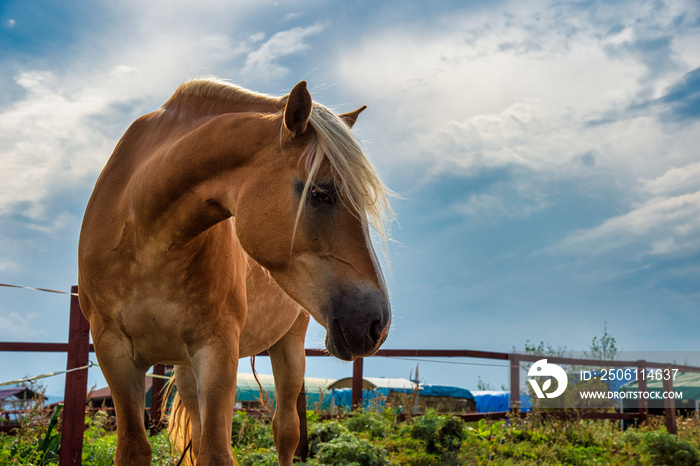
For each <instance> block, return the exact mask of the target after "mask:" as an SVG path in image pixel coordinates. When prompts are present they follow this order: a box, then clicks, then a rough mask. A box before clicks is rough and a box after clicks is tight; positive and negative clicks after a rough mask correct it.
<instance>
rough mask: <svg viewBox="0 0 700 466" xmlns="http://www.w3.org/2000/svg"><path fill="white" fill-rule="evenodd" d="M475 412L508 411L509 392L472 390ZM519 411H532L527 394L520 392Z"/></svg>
mask: <svg viewBox="0 0 700 466" xmlns="http://www.w3.org/2000/svg"><path fill="white" fill-rule="evenodd" d="M472 394H473V395H474V399H475V401H476V412H477V413H500V412H504V411H510V392H508V391H505V390H474V391H473V392H472ZM520 411H521V412H527V411H532V403H531V402H530V399H529V397H528V396H527V395H523V394H522V393H521V394H520Z"/></svg>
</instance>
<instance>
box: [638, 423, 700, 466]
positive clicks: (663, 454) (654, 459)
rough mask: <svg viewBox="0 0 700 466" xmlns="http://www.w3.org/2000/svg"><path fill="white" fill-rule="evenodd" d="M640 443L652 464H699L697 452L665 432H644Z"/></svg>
mask: <svg viewBox="0 0 700 466" xmlns="http://www.w3.org/2000/svg"><path fill="white" fill-rule="evenodd" d="M641 443H642V449H643V450H644V452H645V453H647V454H648V455H649V457H650V459H651V463H652V464H673V465H681V466H682V465H697V464H700V456H699V455H698V452H697V451H695V450H694V449H693V447H692V446H691V445H690V444H689V443H688V442H686V441H683V440H679V439H678V438H677V437H676V436H675V435H671V434H669V433H667V432H659V431H656V432H646V433H645V434H644V437H643V439H642V442H641Z"/></svg>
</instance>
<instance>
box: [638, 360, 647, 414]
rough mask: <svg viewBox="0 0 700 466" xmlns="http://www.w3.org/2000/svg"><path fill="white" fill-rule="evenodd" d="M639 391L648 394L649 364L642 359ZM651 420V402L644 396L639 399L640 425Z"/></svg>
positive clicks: (639, 363) (639, 372)
mask: <svg viewBox="0 0 700 466" xmlns="http://www.w3.org/2000/svg"><path fill="white" fill-rule="evenodd" d="M637 369H638V371H637V389H638V390H639V393H640V394H641V393H646V392H647V362H646V361H644V360H642V359H640V360H639V361H637ZM648 420H649V402H648V401H647V399H646V398H644V396H642V395H640V397H639V423H640V424H644V423H645V422H647V421H648Z"/></svg>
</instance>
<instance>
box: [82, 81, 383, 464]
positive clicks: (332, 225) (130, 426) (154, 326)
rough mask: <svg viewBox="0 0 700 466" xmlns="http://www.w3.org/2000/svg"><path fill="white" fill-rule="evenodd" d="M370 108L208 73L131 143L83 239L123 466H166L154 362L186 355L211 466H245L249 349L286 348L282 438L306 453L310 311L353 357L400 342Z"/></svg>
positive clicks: (88, 216)
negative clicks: (385, 270)
mask: <svg viewBox="0 0 700 466" xmlns="http://www.w3.org/2000/svg"><path fill="white" fill-rule="evenodd" d="M363 109H364V107H363V108H361V109H359V110H356V111H354V112H351V113H348V114H344V115H334V114H333V113H332V112H330V111H329V110H328V109H327V108H326V107H323V106H322V105H320V104H318V103H315V102H313V101H312V99H311V95H310V94H309V92H308V90H307V89H306V83H305V82H303V81H302V82H300V83H299V84H297V85H296V86H295V87H294V89H293V90H292V91H291V93H290V94H289V95H288V96H284V97H281V98H276V97H270V96H266V95H262V94H256V93H253V92H250V91H247V90H244V89H241V88H239V87H236V86H233V85H230V84H226V83H221V82H217V81H214V80H194V81H190V82H188V83H185V84H183V85H181V86H180V87H179V88H178V89H177V91H176V92H175V94H174V95H173V96H172V97H171V98H170V100H169V101H168V102H167V103H166V104H165V105H164V106H163V107H161V108H160V109H158V110H156V111H155V112H153V113H150V114H148V115H145V116H143V117H141V118H139V119H138V120H136V121H135V122H134V123H133V124H132V125H131V127H130V128H129V129H128V130H127V132H126V133H125V135H124V136H123V137H122V139H121V140H120V141H119V143H118V144H117V147H116V148H115V150H114V153H113V154H112V157H111V158H110V160H109V162H108V163H107V165H106V166H105V168H104V170H103V171H102V174H101V175H100V177H99V179H98V180H97V183H96V186H95V189H94V191H93V193H92V196H91V198H90V201H89V203H88V206H87V209H86V211H85V217H84V219H83V226H82V230H81V233H80V245H79V294H80V305H81V307H82V309H83V312H84V313H85V316H86V317H87V319H88V320H89V321H90V324H91V332H92V338H93V342H94V345H95V351H96V353H97V358H98V360H99V363H100V366H101V368H102V371H103V373H104V375H105V378H106V379H107V383H108V384H109V386H110V390H111V393H112V396H113V399H114V404H115V408H116V412H117V435H118V437H117V438H118V443H117V452H116V456H115V463H116V464H117V465H126V464H128V465H141V464H143V465H146V464H150V458H151V449H150V446H149V443H148V441H147V437H146V432H145V429H144V425H143V412H144V403H145V401H144V375H145V373H146V371H147V370H148V368H149V367H150V366H152V365H153V364H157V363H166V364H174V365H176V371H175V372H176V383H177V384H178V385H179V386H180V388H179V391H178V393H179V394H180V397H181V400H182V404H183V406H184V408H186V409H187V411H188V412H189V413H190V414H191V432H192V440H193V442H192V446H193V451H194V454H195V456H196V459H197V462H198V464H200V465H225V464H234V460H233V458H232V455H231V447H230V441H231V421H232V413H233V406H234V398H235V385H236V371H237V367H238V359H239V358H240V357H245V356H248V355H250V354H255V353H256V352H258V351H260V350H262V349H265V348H270V354H271V358H272V364H273V368H274V371H275V376H276V378H278V381H277V382H276V386H277V389H278V392H277V401H278V408H277V413H276V414H275V420H274V422H273V428H274V430H275V442H276V444H277V446H278V449H279V458H280V464H290V463H291V460H292V454H293V451H294V447H295V445H296V443H297V441H298V435H299V434H298V432H294V430H295V428H296V427H297V426H298V422H299V421H298V419H297V418H296V413H293V414H292V411H293V410H294V408H293V407H292V408H290V403H293V400H295V399H296V396H297V393H298V391H299V388H300V386H301V377H302V375H303V371H304V362H303V357H301V356H300V355H302V354H303V353H302V350H303V341H304V332H305V328H306V324H307V322H308V317H307V314H306V312H305V311H304V310H302V309H301V308H302V307H303V309H305V310H307V311H308V312H309V313H310V314H311V315H312V316H313V317H314V318H315V319H316V320H317V321H318V322H319V323H320V324H321V325H323V326H324V327H325V328H326V331H327V332H326V348H327V349H328V351H329V352H330V353H331V354H332V355H334V356H337V357H338V358H340V359H344V360H353V359H355V358H357V357H360V356H365V355H369V354H372V353H373V352H375V351H376V350H377V349H378V348H379V346H380V345H381V344H382V342H383V341H384V340H385V339H386V337H387V333H388V329H389V325H390V320H391V311H390V307H389V300H388V295H387V291H386V287H385V284H384V279H383V276H382V273H381V270H380V267H379V265H378V262H377V258H376V256H375V253H374V250H373V248H372V245H371V241H370V235H369V227H370V226H374V227H375V228H376V229H378V230H379V231H380V233H383V229H382V222H383V218H382V216H383V215H384V214H386V213H387V212H388V209H389V207H388V203H387V191H386V190H385V188H384V185H383V184H382V182H381V181H380V180H379V178H378V176H377V175H376V173H375V171H374V169H373V168H372V166H371V164H370V163H369V161H368V160H367V158H366V156H365V155H364V153H363V151H362V150H361V147H360V145H359V143H358V142H357V140H356V139H355V137H354V136H353V134H352V132H351V130H350V128H351V126H352V125H353V123H354V122H355V120H356V118H357V116H358V115H359V113H360V112H361V111H362V110H363ZM278 286H279V288H281V290H280V289H279V288H278ZM282 290H283V291H284V293H283V292H282ZM285 294H286V295H288V296H289V297H291V299H293V300H294V302H292V301H291V299H289V300H287V298H286V296H285ZM285 300H286V301H285ZM248 303H250V306H249V305H248ZM297 303H298V304H297Z"/></svg>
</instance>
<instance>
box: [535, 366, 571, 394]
mask: <svg viewBox="0 0 700 466" xmlns="http://www.w3.org/2000/svg"><path fill="white" fill-rule="evenodd" d="M527 375H528V377H550V378H549V379H547V380H545V382H544V384H542V387H541V388H540V385H539V383H538V382H537V379H529V380H528V381H529V382H530V385H531V386H532V389H533V390H534V391H535V394H536V395H537V398H544V397H545V395H546V397H547V398H556V397H558V396H559V395H561V394H562V393H564V390H566V385H567V384H568V383H569V380H568V378H567V377H566V372H564V369H562V368H561V367H559V366H557V365H556V364H550V363H548V362H547V360H546V359H540V360H539V361H537V362H536V363H535V364H533V365H532V367H531V368H530V370H529V371H527ZM551 377H554V378H555V379H556V380H557V389H556V390H554V391H553V392H551V393H548V392H547V390H549V389H550V387H551V386H552V379H551Z"/></svg>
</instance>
